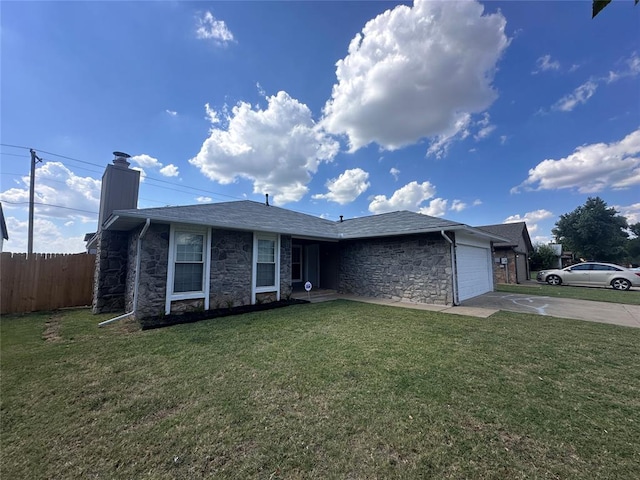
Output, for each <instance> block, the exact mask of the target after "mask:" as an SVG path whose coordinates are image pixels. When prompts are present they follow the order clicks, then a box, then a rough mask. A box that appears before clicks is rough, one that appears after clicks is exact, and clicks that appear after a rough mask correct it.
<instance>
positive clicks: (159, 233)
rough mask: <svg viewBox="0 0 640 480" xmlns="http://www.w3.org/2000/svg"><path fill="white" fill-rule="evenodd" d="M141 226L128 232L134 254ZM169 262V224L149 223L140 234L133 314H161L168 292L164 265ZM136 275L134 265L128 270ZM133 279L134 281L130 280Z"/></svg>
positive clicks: (140, 316)
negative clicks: (135, 307)
mask: <svg viewBox="0 0 640 480" xmlns="http://www.w3.org/2000/svg"><path fill="white" fill-rule="evenodd" d="M139 234H140V230H137V233H136V234H134V235H131V237H132V242H131V243H132V244H133V249H134V250H133V251H134V254H133V256H135V251H136V250H135V248H136V246H135V241H133V240H134V239H133V237H135V240H136V241H137V239H138V235H139ZM168 262H169V225H163V224H154V223H152V224H151V225H150V226H149V228H148V229H147V232H146V233H145V234H144V237H142V245H141V248H140V279H139V283H138V306H137V309H136V317H138V318H143V317H148V316H152V315H160V314H162V313H164V310H165V298H166V294H167V269H168V266H169V264H168ZM130 272H131V275H132V276H135V262H134V268H132V269H131V270H130ZM132 283H133V282H132Z"/></svg>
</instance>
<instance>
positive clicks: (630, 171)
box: [511, 129, 640, 193]
mask: <svg viewBox="0 0 640 480" xmlns="http://www.w3.org/2000/svg"><path fill="white" fill-rule="evenodd" d="M635 185H640V129H638V130H636V131H634V132H632V133H630V134H629V135H627V136H626V137H625V138H623V139H622V140H620V141H619V142H613V143H610V144H606V143H593V144H590V145H583V146H581V147H578V148H576V150H575V152H573V153H572V154H571V155H568V156H567V157H564V158H561V159H559V160H553V159H547V160H544V161H542V162H540V163H539V164H538V165H536V166H535V167H534V168H532V169H531V170H529V177H528V178H527V179H526V180H525V181H524V182H522V183H521V184H520V185H518V186H517V187H514V188H512V189H511V192H512V193H518V192H519V191H520V190H521V189H525V190H559V189H563V188H576V189H577V190H578V192H580V193H594V192H599V191H601V190H604V189H605V188H613V189H623V188H629V187H632V186H635Z"/></svg>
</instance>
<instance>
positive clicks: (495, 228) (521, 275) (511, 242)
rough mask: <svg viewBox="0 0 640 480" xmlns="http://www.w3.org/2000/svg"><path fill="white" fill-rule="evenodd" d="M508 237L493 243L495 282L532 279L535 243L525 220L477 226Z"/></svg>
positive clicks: (518, 281)
mask: <svg viewBox="0 0 640 480" xmlns="http://www.w3.org/2000/svg"><path fill="white" fill-rule="evenodd" d="M477 228H479V229H481V230H484V231H486V232H489V233H492V234H494V235H499V236H501V237H504V238H507V239H508V241H507V242H495V243H494V244H493V279H494V282H495V283H521V282H524V281H526V280H530V279H531V272H530V271H529V256H530V255H531V254H532V253H533V245H532V244H531V238H530V237H529V231H528V230H527V225H526V224H525V223H524V222H516V223H501V224H498V225H483V226H481V227H477Z"/></svg>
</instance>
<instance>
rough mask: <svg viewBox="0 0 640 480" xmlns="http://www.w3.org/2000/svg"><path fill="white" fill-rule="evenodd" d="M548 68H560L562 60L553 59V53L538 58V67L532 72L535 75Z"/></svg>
mask: <svg viewBox="0 0 640 480" xmlns="http://www.w3.org/2000/svg"><path fill="white" fill-rule="evenodd" d="M547 70H560V62H559V61H557V60H551V55H548V54H547V55H543V56H542V57H540V58H538V60H536V69H535V70H534V71H533V72H531V73H533V74H534V75H535V74H537V73H540V72H546V71H547Z"/></svg>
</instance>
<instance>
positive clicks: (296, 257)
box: [291, 245, 302, 282]
mask: <svg viewBox="0 0 640 480" xmlns="http://www.w3.org/2000/svg"><path fill="white" fill-rule="evenodd" d="M291 281H292V282H301V281H302V246H301V245H293V246H292V247H291Z"/></svg>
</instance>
